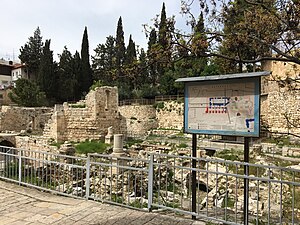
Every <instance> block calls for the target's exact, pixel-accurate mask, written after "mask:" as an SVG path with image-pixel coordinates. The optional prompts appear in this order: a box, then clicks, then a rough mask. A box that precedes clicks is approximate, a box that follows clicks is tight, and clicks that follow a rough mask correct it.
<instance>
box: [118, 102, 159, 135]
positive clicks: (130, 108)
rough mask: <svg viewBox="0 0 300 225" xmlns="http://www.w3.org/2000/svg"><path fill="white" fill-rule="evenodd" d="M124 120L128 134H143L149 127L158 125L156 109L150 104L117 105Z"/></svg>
mask: <svg viewBox="0 0 300 225" xmlns="http://www.w3.org/2000/svg"><path fill="white" fill-rule="evenodd" d="M119 112H120V114H121V115H122V116H123V117H124V118H125V120H126V130H127V135H128V136H132V137H134V136H143V135H145V134H147V131H148V130H150V129H155V128H157V127H158V122H157V118H156V110H155V108H154V107H153V106H152V105H126V106H120V107H119Z"/></svg>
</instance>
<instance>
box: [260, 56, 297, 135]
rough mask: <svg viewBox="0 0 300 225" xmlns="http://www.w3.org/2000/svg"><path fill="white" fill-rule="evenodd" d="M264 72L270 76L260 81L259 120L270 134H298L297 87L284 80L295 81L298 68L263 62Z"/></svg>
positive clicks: (290, 65)
mask: <svg viewBox="0 0 300 225" xmlns="http://www.w3.org/2000/svg"><path fill="white" fill-rule="evenodd" d="M263 69H264V70H269V71H272V75H271V76H268V77H265V78H263V79H262V93H263V95H262V96H261V118H262V123H263V125H266V126H267V127H268V129H269V130H270V131H272V132H283V133H287V132H291V133H296V134H300V91H298V90H296V89H299V85H298V84H297V83H295V82H293V81H292V80H291V82H288V83H286V81H287V80H286V78H291V79H295V78H298V77H299V75H300V67H299V66H297V65H295V64H292V63H286V62H272V61H269V62H265V63H264V65H263Z"/></svg>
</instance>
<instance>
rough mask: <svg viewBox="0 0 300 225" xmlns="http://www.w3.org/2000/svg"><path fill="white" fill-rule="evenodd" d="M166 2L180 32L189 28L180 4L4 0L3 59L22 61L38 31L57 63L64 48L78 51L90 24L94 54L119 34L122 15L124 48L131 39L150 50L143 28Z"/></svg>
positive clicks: (0, 5) (0, 3) (175, 0)
mask: <svg viewBox="0 0 300 225" xmlns="http://www.w3.org/2000/svg"><path fill="white" fill-rule="evenodd" d="M163 2H165V5H166V12H167V16H168V17H169V16H171V15H175V20H176V28H181V29H188V28H187V27H186V26H185V21H186V18H185V17H183V16H182V15H181V14H180V0H164V1H163V0H84V1H83V0H0V11H1V13H0V23H1V31H0V58H5V59H8V58H9V59H10V60H13V59H15V60H16V59H18V55H19V49H20V47H21V46H24V44H25V43H26V42H27V41H28V38H29V37H30V36H32V35H33V32H34V31H35V30H36V28H37V27H39V28H40V30H41V35H42V36H43V40H44V41H45V40H46V39H51V46H50V48H51V50H53V53H54V59H55V60H57V58H58V57H57V55H58V54H61V53H62V51H63V48H64V46H67V48H68V49H69V50H70V51H71V52H72V54H74V53H75V51H76V50H78V51H80V49H81V41H82V36H83V31H84V27H85V26H87V29H88V38H89V46H90V55H94V51H93V50H94V49H95V48H96V46H97V45H98V44H100V43H105V40H106V37H107V36H109V35H113V36H115V34H116V28H117V22H118V19H119V17H120V16H121V17H122V21H123V30H124V36H125V45H126V46H127V44H128V38H129V35H130V34H132V38H133V40H134V41H135V43H136V45H139V46H141V47H146V46H147V40H146V37H145V33H144V32H143V30H144V28H143V26H142V24H149V25H152V24H153V21H152V19H153V18H155V16H156V15H157V14H160V12H161V8H162V4H163Z"/></svg>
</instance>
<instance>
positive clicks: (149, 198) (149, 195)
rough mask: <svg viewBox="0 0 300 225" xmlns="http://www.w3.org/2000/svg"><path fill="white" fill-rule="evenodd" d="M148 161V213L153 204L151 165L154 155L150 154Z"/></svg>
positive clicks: (152, 169)
mask: <svg viewBox="0 0 300 225" xmlns="http://www.w3.org/2000/svg"><path fill="white" fill-rule="evenodd" d="M149 159H150V161H149V171H148V211H149V212H151V210H152V202H153V171H154V168H153V163H154V155H153V154H150V158H149Z"/></svg>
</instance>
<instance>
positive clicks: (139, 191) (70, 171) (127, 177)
mask: <svg viewBox="0 0 300 225" xmlns="http://www.w3.org/2000/svg"><path fill="white" fill-rule="evenodd" d="M193 161H194V162H196V163H195V164H196V167H194V168H192V162H193ZM244 169H246V174H247V175H244V174H245V173H244ZM192 173H196V188H197V191H196V210H195V209H193V207H192V204H191V203H192V192H191V188H192V179H191V174H192ZM0 178H1V179H5V180H9V181H13V182H17V183H19V184H23V185H27V186H31V187H36V188H39V189H42V190H47V191H51V192H55V193H59V194H62V195H67V196H72V197H77V198H86V199H93V200H96V201H102V202H109V203H114V204H117V205H121V206H126V207H130V208H138V209H143V210H149V211H151V210H155V209H165V210H167V211H170V212H174V213H176V214H184V215H192V216H195V217H197V218H201V219H203V220H206V221H215V222H221V223H225V224H243V223H244V222H243V221H244V218H243V215H244V214H243V211H244V201H245V200H246V201H248V203H249V207H248V210H249V211H248V213H247V215H248V218H249V220H248V221H249V223H251V224H265V223H267V224H275V223H276V224H299V222H300V170H299V169H293V168H284V167H276V166H272V165H258V164H252V163H242V162H236V161H227V160H221V159H216V158H211V157H208V158H193V157H188V156H177V155H167V154H150V155H145V158H128V157H118V156H116V155H98V154H89V155H88V157H74V156H66V155H59V154H52V153H46V152H39V151H32V150H22V149H16V148H8V147H0ZM245 180H246V181H247V182H249V193H247V196H246V198H245V194H244V182H245Z"/></svg>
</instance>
